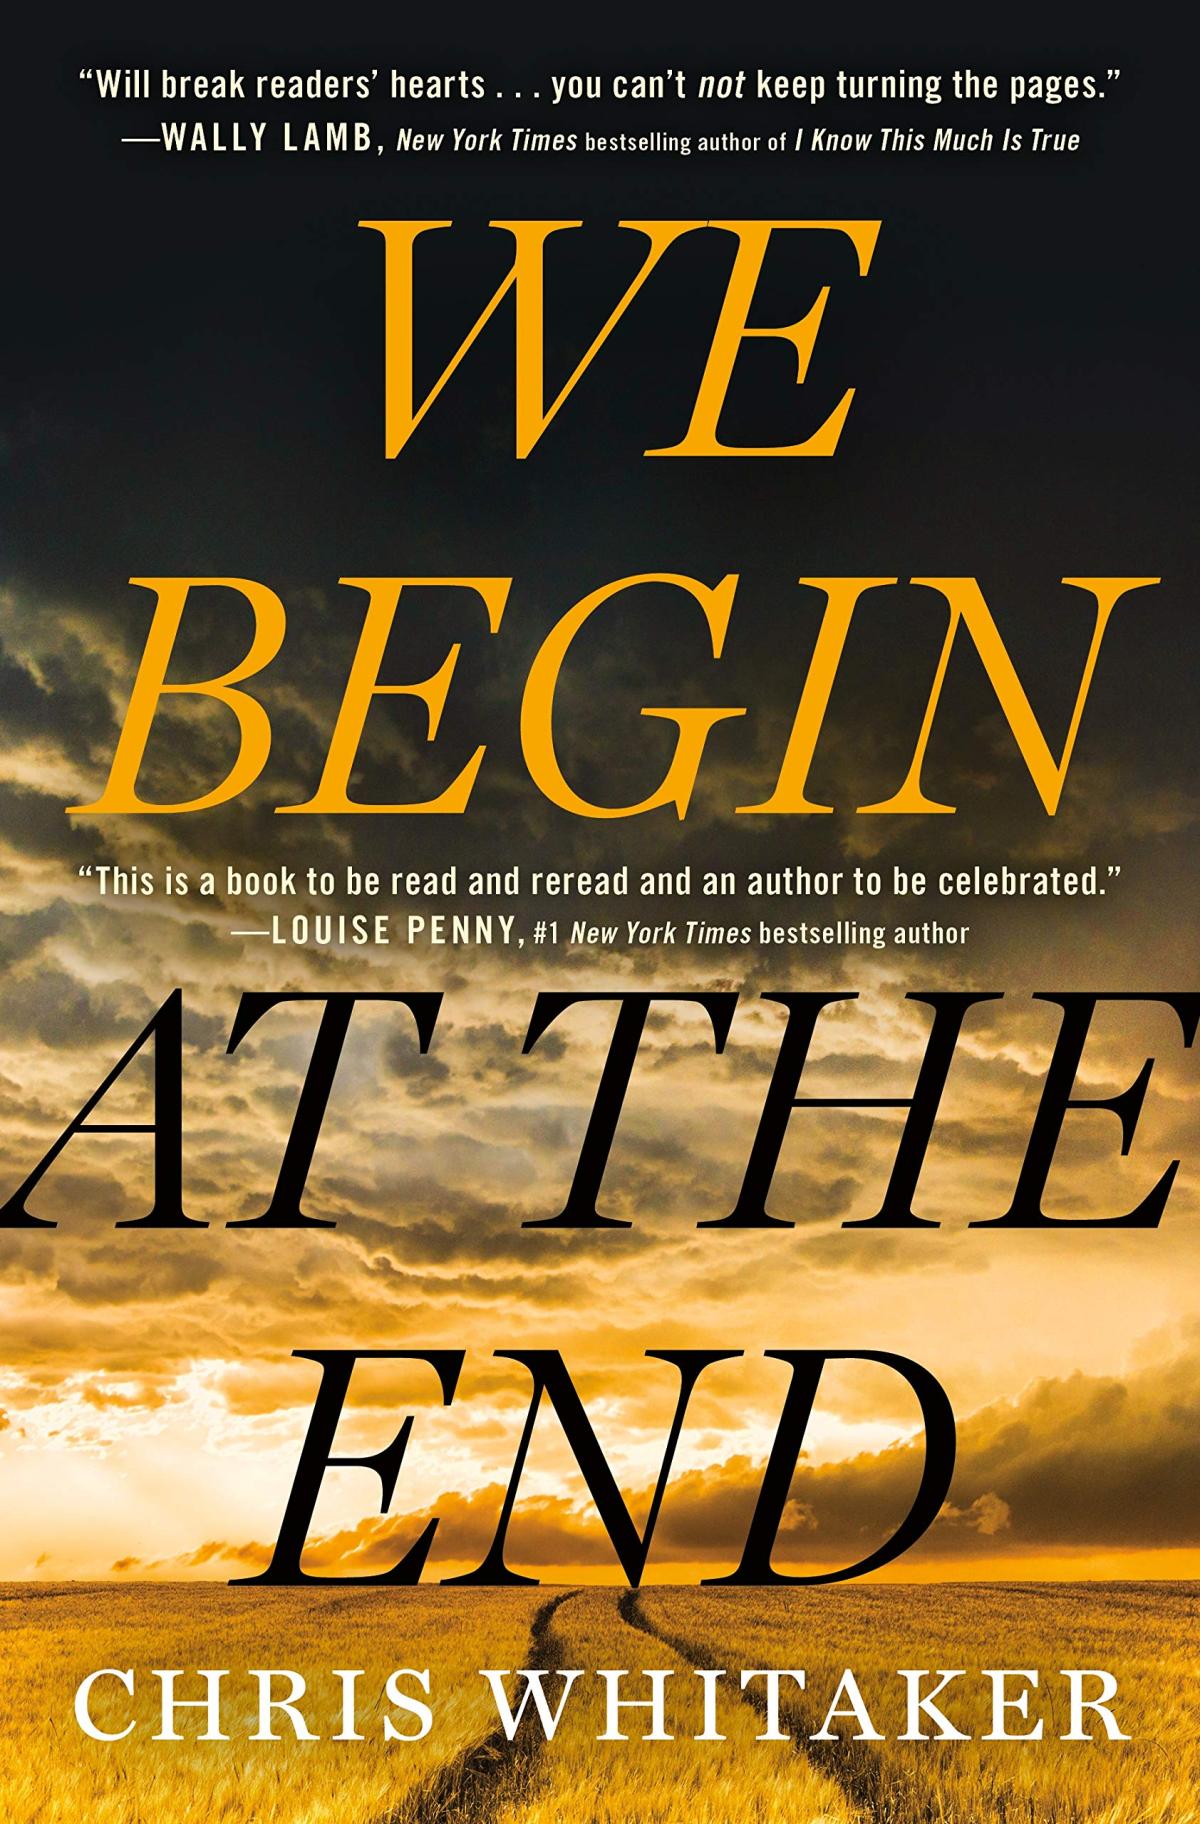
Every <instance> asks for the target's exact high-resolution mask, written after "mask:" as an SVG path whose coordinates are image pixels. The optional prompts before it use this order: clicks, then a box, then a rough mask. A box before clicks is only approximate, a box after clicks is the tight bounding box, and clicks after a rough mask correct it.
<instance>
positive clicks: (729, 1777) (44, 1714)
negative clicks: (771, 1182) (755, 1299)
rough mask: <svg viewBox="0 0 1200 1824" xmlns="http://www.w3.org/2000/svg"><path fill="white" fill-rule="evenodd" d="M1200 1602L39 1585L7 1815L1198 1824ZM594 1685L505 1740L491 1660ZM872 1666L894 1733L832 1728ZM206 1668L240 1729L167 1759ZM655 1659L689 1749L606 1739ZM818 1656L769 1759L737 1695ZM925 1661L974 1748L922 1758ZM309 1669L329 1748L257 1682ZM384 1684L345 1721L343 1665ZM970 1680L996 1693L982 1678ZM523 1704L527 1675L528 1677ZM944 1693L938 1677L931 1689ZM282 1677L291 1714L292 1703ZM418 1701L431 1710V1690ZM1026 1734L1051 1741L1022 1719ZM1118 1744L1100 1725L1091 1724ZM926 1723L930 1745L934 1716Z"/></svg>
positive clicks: (639, 1726)
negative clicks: (86, 1713)
mask: <svg viewBox="0 0 1200 1824" xmlns="http://www.w3.org/2000/svg"><path fill="white" fill-rule="evenodd" d="M1196 1621H1197V1586H1195V1585H1192V1584H1182V1583H1158V1584H1155V1583H1144V1584H1084V1583H1076V1584H1069V1583H1063V1584H1026V1585H1021V1584H1003V1585H1000V1584H991V1585H987V1584H974V1585H970V1584H963V1585H947V1584H942V1585H936V1584H929V1585H919V1586H918V1585H896V1584H891V1585H883V1584H875V1585H855V1586H852V1587H847V1588H844V1589H843V1588H836V1589H822V1590H804V1591H787V1590H775V1591H772V1590H750V1591H737V1592H733V1591H712V1590H702V1589H690V1588H689V1589H681V1588H650V1589H647V1590H644V1591H642V1592H640V1593H638V1594H636V1595H634V1594H631V1593H630V1592H628V1591H619V1590H615V1589H611V1588H599V1587H588V1588H584V1589H574V1590H571V1591H565V1592H564V1591H554V1590H549V1589H536V1590H516V1591H486V1590H485V1591H473V1590H453V1589H449V1590H443V1589H438V1588H437V1587H436V1586H434V1587H430V1588H424V1587H421V1588H417V1589H406V1590H388V1589H375V1590H371V1589H365V1590H364V1589H356V1590H354V1589H347V1588H344V1587H343V1588H339V1587H337V1586H331V1587H330V1588H328V1589H300V1590H284V1591H263V1590H235V1589H228V1588H226V1587H224V1586H216V1585H212V1584H120V1585H116V1584H106V1585H98V1584H93V1585H83V1584H71V1585H53V1584H25V1585H7V1586H2V1587H0V1819H3V1824H66V1821H67V1820H71V1824H183V1821H184V1820H187V1824H440V1821H443V1820H444V1821H447V1824H448V1821H449V1820H463V1824H466V1821H467V1820H470V1821H472V1824H484V1821H485V1820H487V1821H488V1824H558V1821H559V1820H567V1821H569V1824H675V1821H676V1820H678V1821H679V1824H692V1821H693V1820H696V1821H698V1824H785V1820H786V1821H787V1824H1195V1821H1197V1820H1200V1753H1198V1751H1197V1747H1196V1737H1197V1730H1196V1717H1197V1702H1196V1700H1197V1694H1198V1685H1197V1676H1198V1674H1197V1660H1196V1644H1197V1628H1196ZM529 1666H532V1667H544V1668H549V1669H551V1672H550V1675H549V1676H548V1677H547V1679H546V1684H545V1689H546V1696H547V1699H548V1700H549V1703H550V1706H551V1707H552V1708H553V1707H554V1706H556V1705H557V1703H558V1700H559V1697H560V1695H561V1692H562V1681H561V1680H560V1679H559V1678H558V1677H557V1676H555V1675H554V1674H555V1671H556V1670H557V1669H558V1668H564V1667H567V1668H574V1667H579V1668H582V1669H583V1673H582V1676H581V1677H580V1678H579V1679H578V1680H577V1681H576V1682H575V1684H574V1685H573V1687H572V1689H571V1691H570V1693H569V1694H568V1696H567V1698H566V1700H565V1702H564V1703H563V1706H562V1711H561V1716H560V1721H559V1724H558V1727H557V1729H556V1730H555V1733H554V1737H553V1740H551V1741H546V1740H545V1739H544V1736H543V1732H542V1730H541V1728H540V1727H538V1726H537V1725H536V1723H534V1726H533V1727H529V1726H528V1725H529V1724H530V1723H531V1721H532V1720H533V1719H532V1707H530V1711H529V1713H527V1715H526V1719H525V1721H524V1722H523V1723H522V1725H521V1726H520V1728H519V1729H518V1730H517V1732H516V1738H515V1741H514V1742H513V1743H512V1744H510V1743H509V1742H508V1741H507V1740H506V1739H505V1735H504V1732H503V1730H502V1729H501V1727H500V1725H499V1719H498V1717H497V1711H496V1706H495V1704H494V1702H493V1699H492V1695H491V1691H490V1689H489V1686H488V1684H487V1682H486V1681H485V1680H484V1679H482V1678H481V1677H480V1676H479V1673H480V1668H482V1667H495V1668H501V1669H506V1670H509V1671H512V1670H515V1669H519V1668H523V1667H529ZM847 1666H849V1667H852V1668H853V1670H854V1672H855V1674H856V1676H857V1678H858V1682H859V1686H860V1688H861V1691H862V1695H863V1698H864V1701H865V1703H866V1705H867V1707H868V1709H869V1711H870V1715H871V1718H872V1720H873V1722H874V1726H875V1728H876V1729H877V1730H878V1731H879V1732H880V1734H882V1735H883V1736H884V1737H885V1739H884V1740H882V1741H870V1742H860V1741H854V1740H852V1739H849V1737H850V1736H851V1735H852V1734H853V1733H854V1732H855V1731H856V1730H857V1728H858V1725H857V1723H855V1722H854V1721H853V1720H849V1721H843V1722H841V1723H840V1724H835V1725H834V1728H835V1729H839V1728H840V1729H841V1730H844V1731H845V1732H846V1733H845V1734H843V1735H842V1736H840V1738H839V1739H838V1740H836V1741H833V1742H818V1743H814V1742H811V1741H810V1740H808V1737H809V1736H811V1735H812V1734H813V1733H815V1732H816V1731H817V1730H818V1729H819V1728H820V1724H821V1720H822V1719H823V1717H824V1714H825V1711H826V1709H827V1707H828V1704H829V1701H830V1700H831V1698H832V1694H833V1691H834V1688H835V1686H836V1684H837V1682H838V1679H839V1677H840V1675H841V1672H842V1670H843V1668H845V1667H847ZM997 1666H1007V1667H1034V1668H1038V1669H1039V1671H1040V1673H1041V1688H1040V1690H1039V1693H1038V1695H1037V1696H1036V1697H1035V1699H1034V1701H1033V1704H1032V1705H1031V1711H1030V1721H1032V1720H1034V1719H1035V1718H1036V1717H1038V1716H1039V1715H1040V1716H1044V1717H1045V1719H1046V1720H1045V1739H1044V1740H1042V1741H1040V1742H1031V1743H1028V1744H1023V1745H1018V1744H1013V1743H1003V1742H987V1741H983V1740H980V1739H978V1738H979V1736H981V1735H982V1734H984V1733H985V1732H986V1731H987V1730H988V1729H989V1727H990V1720H989V1718H990V1708H989V1704H990V1699H989V1695H988V1692H987V1688H986V1687H985V1686H984V1684H983V1682H982V1681H981V1680H980V1679H979V1678H978V1676H977V1674H978V1672H979V1670H980V1669H981V1668H983V1667H997ZM1092 1666H1097V1667H1105V1668H1108V1669H1110V1670H1111V1671H1113V1672H1114V1673H1115V1674H1116V1676H1117V1677H1118V1679H1119V1681H1120V1691H1119V1695H1118V1696H1117V1697H1116V1698H1114V1699H1113V1708H1114V1711H1115V1712H1116V1713H1117V1715H1118V1718H1119V1721H1120V1722H1121V1724H1122V1726H1123V1728H1124V1729H1125V1730H1126V1732H1127V1733H1128V1734H1129V1735H1130V1737H1131V1738H1132V1739H1131V1740H1129V1741H1127V1742H1122V1741H1108V1740H1106V1739H1103V1738H1101V1739H1098V1740H1095V1741H1093V1742H1090V1743H1088V1742H1082V1743H1075V1742H1062V1741H1060V1740H1059V1739H1058V1737H1059V1735H1060V1734H1061V1733H1062V1731H1063V1730H1065V1728H1066V1726H1067V1725H1066V1720H1065V1710H1066V1699H1065V1684H1064V1681H1062V1680H1061V1678H1059V1677H1058V1676H1057V1674H1058V1672H1059V1669H1060V1668H1062V1667H1092ZM99 1667H115V1668H117V1669H119V1670H125V1669H131V1670H132V1671H133V1672H134V1676H135V1696H134V1697H132V1698H131V1697H130V1696H129V1695H128V1694H127V1692H126V1691H125V1690H123V1689H122V1688H121V1686H120V1685H119V1684H117V1683H116V1681H114V1680H111V1679H109V1680H106V1681H103V1683H102V1684H98V1685H97V1687H96V1690H95V1694H94V1697H93V1701H92V1715H93V1717H94V1718H95V1720H96V1723H97V1724H98V1726H100V1727H102V1728H105V1729H108V1730H110V1731H113V1732H116V1731H117V1730H119V1729H122V1728H124V1727H125V1726H126V1725H127V1724H128V1723H129V1722H130V1721H131V1720H132V1721H134V1722H135V1723H136V1727H135V1729H134V1730H133V1732H132V1733H131V1734H129V1735H128V1736H127V1737H126V1738H125V1739H123V1740H120V1741H113V1742H99V1741H93V1740H91V1739H89V1738H88V1737H87V1736H85V1735H84V1734H83V1733H82V1732H81V1731H80V1729H79V1728H78V1726H77V1724H76V1722H75V1718H74V1713H73V1700H74V1693H75V1689H76V1686H77V1685H78V1683H79V1681H80V1679H81V1678H82V1677H83V1676H84V1675H85V1674H86V1673H87V1672H90V1671H93V1670H95V1669H97V1668H99ZM170 1667H178V1668H183V1669H185V1670H186V1671H187V1672H188V1673H189V1674H190V1676H189V1677H188V1678H185V1679H184V1680H181V1682H180V1687H179V1695H180V1696H181V1697H187V1698H194V1697H199V1696H202V1695H203V1687H202V1685H201V1684H200V1681H199V1680H198V1679H197V1678H196V1671H197V1669H198V1668H212V1669H214V1670H215V1669H224V1670H226V1673H227V1676H226V1679H225V1681H224V1683H223V1685H222V1688H221V1710H220V1727H221V1728H222V1729H223V1731H224V1732H225V1733H226V1734H227V1735H228V1736H229V1737H230V1739H229V1740H228V1741H202V1740H198V1739H196V1738H197V1736H198V1735H199V1733H200V1732H201V1731H202V1730H203V1729H204V1728H205V1726H206V1721H207V1719H206V1716H205V1713H204V1712H203V1711H202V1710H199V1709H193V1710H186V1711H183V1712H181V1713H180V1719H179V1721H178V1723H177V1729H178V1732H179V1734H180V1735H181V1736H183V1737H184V1738H185V1739H183V1740H181V1741H179V1742H155V1741H154V1740H152V1739H151V1738H152V1736H153V1734H154V1732H155V1731H156V1730H157V1729H158V1728H159V1726H160V1723H159V1684H158V1682H157V1681H156V1680H154V1679H153V1678H151V1676H150V1673H151V1671H152V1670H153V1669H154V1668H170ZM646 1667H656V1668H662V1669H664V1670H665V1671H668V1672H670V1674H671V1676H670V1677H669V1678H668V1679H666V1680H665V1682H664V1717H665V1725H664V1728H665V1732H666V1733H668V1734H670V1735H672V1736H673V1739H672V1740H666V1741H643V1740H642V1739H641V1737H642V1734H643V1732H644V1731H647V1730H648V1729H649V1728H650V1726H651V1725H650V1712H648V1711H646V1710H625V1711H623V1712H621V1713H620V1715H621V1719H622V1720H621V1721H620V1722H619V1724H618V1727H619V1728H620V1729H621V1730H622V1731H623V1732H624V1733H625V1734H626V1735H627V1736H628V1737H629V1738H630V1739H629V1740H626V1741H618V1740H603V1739H597V1738H598V1737H602V1736H603V1735H604V1734H605V1732H606V1725H607V1721H608V1718H607V1713H606V1686H605V1684H604V1681H602V1680H601V1679H600V1678H599V1677H598V1676H597V1673H598V1670H599V1669H600V1668H609V1669H614V1670H616V1669H628V1670H629V1672H630V1674H631V1676H630V1677H629V1678H628V1679H627V1680H626V1681H625V1683H624V1685H623V1687H622V1689H621V1693H620V1695H622V1696H623V1697H627V1698H644V1697H646V1696H648V1686H647V1681H646V1680H645V1679H644V1678H641V1677H639V1676H638V1675H639V1674H640V1673H641V1672H642V1670H643V1669H644V1668H646ZM696 1667H708V1668H717V1667H719V1668H724V1669H725V1670H726V1677H725V1678H724V1679H723V1680H720V1681H717V1683H716V1684H715V1685H714V1690H715V1691H716V1693H717V1695H716V1701H715V1724H716V1727H715V1730H714V1731H713V1733H714V1734H719V1735H720V1736H721V1737H723V1739H721V1740H706V1741H697V1740H695V1739H694V1738H695V1736H696V1735H697V1734H699V1733H701V1731H702V1730H703V1728H704V1720H703V1702H702V1697H703V1681H701V1680H700V1679H699V1678H698V1677H697V1675H696V1671H695V1668H696ZM754 1667H778V1668H784V1669H786V1668H790V1667H797V1668H800V1667H802V1668H804V1669H805V1670H806V1672H807V1688H806V1690H804V1691H803V1692H802V1691H800V1690H799V1689H798V1688H797V1687H796V1686H795V1685H794V1684H793V1683H792V1682H791V1681H789V1680H787V1679H784V1680H782V1681H781V1685H780V1724H781V1732H782V1733H785V1734H786V1735H787V1736H788V1737H789V1739H787V1740H784V1741H764V1740H762V1739H760V1738H761V1736H762V1735H763V1733H764V1732H765V1730H766V1723H765V1721H764V1717H763V1713H762V1693H763V1689H764V1687H763V1681H762V1680H758V1681H756V1683H755V1685H753V1686H752V1687H751V1691H750V1695H749V1697H748V1698H747V1697H743V1696H741V1695H740V1693H739V1688H738V1674H739V1671H740V1669H741V1668H754ZM902 1667H929V1668H936V1669H938V1670H940V1669H943V1668H962V1669H963V1670H964V1672H965V1673H966V1674H968V1676H967V1677H964V1678H963V1679H961V1680H959V1681H956V1683H955V1684H952V1685H951V1686H949V1687H948V1688H947V1690H946V1691H945V1692H944V1693H943V1694H942V1696H941V1697H940V1698H939V1699H938V1703H939V1706H940V1707H941V1708H942V1709H944V1711H945V1712H946V1714H947V1715H948V1716H949V1717H950V1718H951V1719H952V1721H953V1722H954V1723H955V1724H956V1725H957V1727H958V1728H959V1729H961V1730H962V1731H963V1732H964V1733H967V1734H969V1735H970V1736H971V1737H972V1739H970V1740H967V1741H961V1742H959V1741H953V1742H937V1741H924V1742H905V1741H899V1740H896V1739H895V1738H896V1736H897V1735H898V1734H899V1733H900V1732H901V1731H903V1729H904V1727H905V1723H904V1703H903V1685H902V1682H901V1681H900V1680H899V1679H898V1678H897V1676H896V1672H897V1669H898V1668H902ZM256 1668H288V1669H294V1670H295V1671H298V1672H300V1673H301V1674H303V1676H304V1678H305V1680H306V1683H307V1690H306V1691H305V1692H304V1694H303V1695H302V1696H299V1697H298V1698H297V1700H296V1701H297V1708H298V1712H299V1714H300V1715H301V1716H302V1717H303V1718H304V1719H305V1721H306V1723H307V1724H308V1726H309V1727H310V1728H311V1730H312V1732H313V1734H314V1735H315V1736H317V1737H318V1738H319V1739H317V1740H312V1741H301V1740H297V1739H296V1736H295V1731H294V1729H293V1727H292V1726H291V1725H290V1724H289V1722H288V1719H287V1717H286V1715H282V1714H281V1713H279V1712H278V1711H277V1712H275V1713H274V1716H275V1721H274V1724H273V1726H274V1728H275V1730H276V1731H277V1732H278V1733H279V1734H280V1736H281V1738H282V1739H280V1740H278V1741H253V1740H250V1739H248V1738H249V1737H250V1736H251V1734H252V1733H253V1732H254V1731H255V1730H256V1729H257V1728H258V1726H259V1724H258V1690H257V1685H256V1683H255V1681H253V1680H252V1679H250V1678H249V1677H248V1676H247V1674H248V1671H249V1670H250V1669H256ZM339 1668H340V1669H344V1670H354V1671H360V1672H361V1677H360V1678H359V1679H358V1680H357V1682H356V1685H355V1698H356V1703H355V1712H354V1717H353V1719H352V1722H351V1725H350V1726H351V1727H352V1728H353V1729H354V1730H355V1731H356V1732H357V1733H358V1735H360V1736H361V1738H362V1739H361V1740H357V1741H353V1740H344V1741H338V1740H334V1739H332V1738H333V1737H334V1736H335V1735H336V1734H337V1733H338V1732H339V1731H341V1730H344V1728H345V1727H346V1724H345V1718H344V1715H343V1707H342V1706H343V1690H344V1684H345V1683H346V1682H347V1681H338V1680H336V1679H335V1678H334V1677H333V1673H334V1671H335V1670H336V1669H339ZM396 1668H409V1669H413V1670H422V1669H425V1668H428V1669H429V1670H430V1673H431V1678H430V1694H429V1697H428V1700H427V1701H428V1705H429V1709H430V1711H431V1712H432V1715H433V1724H432V1727H431V1728H430V1730H429V1732H428V1734H426V1735H425V1736H424V1739H421V1740H402V1739H392V1740H387V1739H385V1737H384V1733H383V1719H384V1717H385V1715H386V1716H387V1717H389V1718H390V1719H391V1721H392V1724H393V1726H394V1728H395V1729H397V1730H401V1731H404V1732H405V1733H406V1734H407V1733H408V1732H410V1731H412V1730H414V1729H415V1727H416V1726H417V1725H416V1716H415V1714H414V1713H408V1712H406V1711H404V1710H403V1708H397V1707H396V1706H395V1705H394V1704H392V1703H389V1701H388V1699H387V1698H386V1696H385V1694H384V1681H385V1680H386V1678H387V1676H388V1675H389V1674H390V1673H391V1672H392V1671H393V1670H394V1669H396ZM971 1674H975V1675H976V1676H974V1677H972V1676H970V1675H971ZM505 1682H506V1686H507V1689H508V1691H509V1694H510V1698H511V1699H512V1700H513V1701H514V1702H515V1701H518V1700H519V1697H520V1695H521V1691H522V1690H523V1683H522V1681H520V1680H517V1679H514V1678H512V1677H510V1678H509V1679H507V1680H506V1681H505ZM934 1682H936V1681H935V1680H932V1679H931V1680H927V1681H926V1682H925V1686H924V1689H925V1690H926V1691H928V1690H930V1689H931V1687H932V1684H933V1683H934ZM286 1685H287V1681H283V1680H279V1679H277V1680H276V1683H275V1687H274V1689H273V1693H272V1694H273V1695H275V1696H281V1697H282V1696H288V1695H289V1694H290V1688H285V1686H286ZM401 1688H402V1689H403V1691H404V1692H405V1693H407V1694H408V1695H409V1696H411V1697H413V1698H415V1699H423V1698H424V1692H423V1691H422V1690H421V1688H420V1686H419V1685H418V1684H417V1683H416V1682H414V1680H412V1679H409V1680H407V1681H404V1682H403V1684H402V1687H401ZM1010 1726H1011V1728H1012V1729H1014V1730H1016V1729H1018V1728H1025V1727H1028V1726H1029V1725H1028V1724H1027V1723H1025V1722H1022V1721H1021V1719H1020V1718H1018V1717H1016V1716H1015V1715H1014V1716H1013V1718H1012V1721H1011V1724H1010ZM1096 1727H1097V1728H1098V1725H1096ZM926 1728H927V1729H929V1730H931V1731H932V1729H933V1724H931V1723H927V1724H926Z"/></svg>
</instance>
